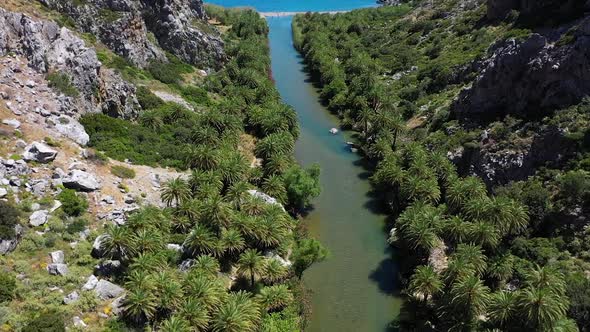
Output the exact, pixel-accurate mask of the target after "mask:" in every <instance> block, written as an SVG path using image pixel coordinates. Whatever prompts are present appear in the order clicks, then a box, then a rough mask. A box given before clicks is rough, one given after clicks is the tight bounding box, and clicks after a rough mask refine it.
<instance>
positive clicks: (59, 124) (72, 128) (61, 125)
mask: <svg viewBox="0 0 590 332" xmlns="http://www.w3.org/2000/svg"><path fill="white" fill-rule="evenodd" d="M53 122H54V123H55V129H56V130H57V131H58V132H59V133H60V134H62V135H63V136H65V137H67V138H69V139H71V140H72V141H74V142H76V143H78V144H79V145H81V146H86V144H88V141H90V136H88V133H86V130H84V126H82V125H81V124H80V122H78V121H77V120H75V119H73V118H71V117H69V116H66V115H62V116H60V117H58V118H56V119H55V120H53Z"/></svg>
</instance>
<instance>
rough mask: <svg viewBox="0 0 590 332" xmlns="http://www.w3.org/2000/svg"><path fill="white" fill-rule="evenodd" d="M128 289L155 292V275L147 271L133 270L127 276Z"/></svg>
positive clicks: (126, 284)
mask: <svg viewBox="0 0 590 332" xmlns="http://www.w3.org/2000/svg"><path fill="white" fill-rule="evenodd" d="M125 288H126V289H139V288H141V289H145V290H148V291H150V293H151V292H153V291H155V289H156V284H155V281H154V278H153V275H152V274H150V272H148V271H145V270H132V271H131V273H130V274H129V275H128V276H127V281H126V282H125Z"/></svg>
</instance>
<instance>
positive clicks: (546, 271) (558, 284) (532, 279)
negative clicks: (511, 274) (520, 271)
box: [524, 265, 566, 295]
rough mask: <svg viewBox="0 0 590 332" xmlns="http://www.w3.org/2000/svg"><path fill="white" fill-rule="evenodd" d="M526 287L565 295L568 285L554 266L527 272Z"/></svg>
mask: <svg viewBox="0 0 590 332" xmlns="http://www.w3.org/2000/svg"><path fill="white" fill-rule="evenodd" d="M524 279H525V285H527V286H529V287H536V288H546V289H549V290H550V291H552V292H554V293H556V294H559V295H563V294H565V289H566V283H565V277H564V275H563V274H562V273H561V272H559V271H558V270H557V269H556V268H555V267H552V266H542V267H541V266H539V265H537V266H536V267H535V268H533V269H529V270H527V271H526V272H525V276H524Z"/></svg>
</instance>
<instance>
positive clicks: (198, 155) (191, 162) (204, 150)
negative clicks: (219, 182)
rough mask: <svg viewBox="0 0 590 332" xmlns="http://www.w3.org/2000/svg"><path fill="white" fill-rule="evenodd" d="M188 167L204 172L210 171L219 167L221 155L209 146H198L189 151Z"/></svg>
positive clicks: (187, 152)
mask: <svg viewBox="0 0 590 332" xmlns="http://www.w3.org/2000/svg"><path fill="white" fill-rule="evenodd" d="M185 155H186V166H187V167H188V168H196V169H200V170H202V171H210V170H214V169H215V168H217V166H218V165H219V154H218V152H217V150H216V149H215V148H214V147H212V146H208V145H196V146H191V147H190V148H189V149H187V151H186V153H185Z"/></svg>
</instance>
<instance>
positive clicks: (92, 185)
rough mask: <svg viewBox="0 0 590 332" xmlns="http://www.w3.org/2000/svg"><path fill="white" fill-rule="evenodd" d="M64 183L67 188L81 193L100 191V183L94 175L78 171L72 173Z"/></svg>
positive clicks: (64, 179)
mask: <svg viewBox="0 0 590 332" xmlns="http://www.w3.org/2000/svg"><path fill="white" fill-rule="evenodd" d="M62 183H63V185H64V187H66V188H69V189H74V190H79V191H95V190H98V189H100V183H98V180H97V179H96V178H95V177H94V175H92V174H90V173H88V172H84V171H80V170H77V169H75V170H73V171H71V172H70V173H69V174H68V176H66V177H65V178H63V180H62Z"/></svg>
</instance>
